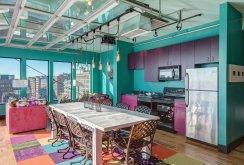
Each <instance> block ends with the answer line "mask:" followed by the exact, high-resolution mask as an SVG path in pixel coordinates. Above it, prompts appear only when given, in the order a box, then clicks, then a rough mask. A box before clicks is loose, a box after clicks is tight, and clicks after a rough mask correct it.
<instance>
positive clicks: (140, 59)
mask: <svg viewBox="0 0 244 165" xmlns="http://www.w3.org/2000/svg"><path fill="white" fill-rule="evenodd" d="M144 54H145V51H143V52H138V53H136V54H135V55H136V68H135V69H143V68H144Z"/></svg>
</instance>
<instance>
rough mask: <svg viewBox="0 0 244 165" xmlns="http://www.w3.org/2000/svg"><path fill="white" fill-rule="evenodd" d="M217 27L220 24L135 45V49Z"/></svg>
mask: <svg viewBox="0 0 244 165" xmlns="http://www.w3.org/2000/svg"><path fill="white" fill-rule="evenodd" d="M216 26H219V24H215V25H211V26H207V27H203V28H200V29H196V30H192V31H189V32H184V33H181V34H176V35H172V36H170V37H165V38H161V39H156V40H153V41H146V42H143V43H139V44H135V45H133V47H137V46H142V45H146V44H152V43H155V42H159V41H164V40H168V39H172V38H175V37H180V36H183V35H186V34H191V33H195V32H198V31H202V30H206V29H210V28H213V27H216Z"/></svg>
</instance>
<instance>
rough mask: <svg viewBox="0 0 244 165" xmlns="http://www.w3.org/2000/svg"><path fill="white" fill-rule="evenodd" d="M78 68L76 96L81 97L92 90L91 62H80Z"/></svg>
mask: <svg viewBox="0 0 244 165" xmlns="http://www.w3.org/2000/svg"><path fill="white" fill-rule="evenodd" d="M76 68H77V70H76V98H81V96H82V95H83V94H84V93H89V92H90V85H91V78H90V68H91V66H90V64H88V65H87V66H86V65H85V64H79V65H78V66H77V67H76Z"/></svg>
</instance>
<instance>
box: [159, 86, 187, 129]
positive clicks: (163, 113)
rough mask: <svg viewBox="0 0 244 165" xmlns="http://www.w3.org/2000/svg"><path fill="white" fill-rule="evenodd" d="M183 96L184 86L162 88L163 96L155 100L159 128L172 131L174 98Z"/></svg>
mask: <svg viewBox="0 0 244 165" xmlns="http://www.w3.org/2000/svg"><path fill="white" fill-rule="evenodd" d="M184 97H185V89H184V88H168V87H166V88H164V92H163V97H162V98H158V99H156V100H155V101H156V102H157V103H158V104H157V114H158V116H159V117H160V122H159V128H161V129H163V130H166V131H170V132H174V100H175V99H184Z"/></svg>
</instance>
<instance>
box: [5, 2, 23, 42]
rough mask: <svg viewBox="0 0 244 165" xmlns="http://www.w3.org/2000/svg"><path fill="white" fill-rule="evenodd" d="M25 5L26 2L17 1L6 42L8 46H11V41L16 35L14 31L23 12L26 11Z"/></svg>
mask: <svg viewBox="0 0 244 165" xmlns="http://www.w3.org/2000/svg"><path fill="white" fill-rule="evenodd" d="M25 4H26V0H17V1H16V4H15V8H14V12H13V16H12V20H11V24H10V27H9V30H8V35H7V37H6V41H5V44H6V45H9V44H10V42H11V39H12V37H13V35H14V31H15V29H16V27H17V25H18V23H19V20H20V16H21V15H22V12H23V10H24V6H25Z"/></svg>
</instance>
